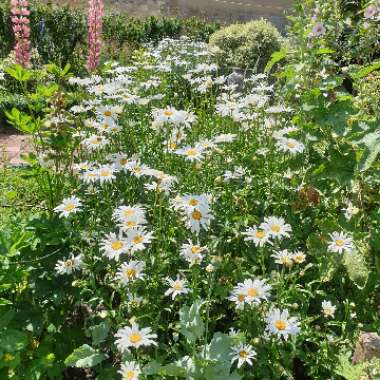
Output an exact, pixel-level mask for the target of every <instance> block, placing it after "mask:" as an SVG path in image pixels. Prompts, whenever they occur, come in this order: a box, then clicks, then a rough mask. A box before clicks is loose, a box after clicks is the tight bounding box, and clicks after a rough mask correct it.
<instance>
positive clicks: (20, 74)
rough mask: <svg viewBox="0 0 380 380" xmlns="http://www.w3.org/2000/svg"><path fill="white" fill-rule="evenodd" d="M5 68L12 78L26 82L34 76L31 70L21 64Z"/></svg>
mask: <svg viewBox="0 0 380 380" xmlns="http://www.w3.org/2000/svg"><path fill="white" fill-rule="evenodd" d="M4 70H5V72H6V73H8V74H9V75H10V76H11V77H12V78H14V79H16V80H17V81H19V82H26V81H27V80H29V79H30V78H31V77H32V73H31V72H30V71H29V70H27V69H24V68H23V67H22V66H20V65H19V64H15V65H12V66H8V67H6V68H5V69H4Z"/></svg>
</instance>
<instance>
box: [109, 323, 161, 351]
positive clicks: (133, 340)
mask: <svg viewBox="0 0 380 380" xmlns="http://www.w3.org/2000/svg"><path fill="white" fill-rule="evenodd" d="M115 338H117V339H116V341H115V344H116V346H117V348H118V349H119V351H121V352H128V351H129V349H130V348H131V347H134V348H136V349H137V348H140V347H149V346H152V345H153V346H156V345H157V343H156V341H155V339H156V338H157V335H156V334H153V333H152V329H151V328H150V327H145V328H140V327H139V325H138V324H137V323H132V325H131V326H125V327H123V328H121V329H119V330H118V331H117V333H116V334H115Z"/></svg>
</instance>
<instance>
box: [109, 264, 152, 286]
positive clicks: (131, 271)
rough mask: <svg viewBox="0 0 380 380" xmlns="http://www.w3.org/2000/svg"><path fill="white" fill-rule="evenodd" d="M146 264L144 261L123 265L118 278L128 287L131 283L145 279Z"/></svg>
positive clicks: (117, 275)
mask: <svg viewBox="0 0 380 380" xmlns="http://www.w3.org/2000/svg"><path fill="white" fill-rule="evenodd" d="M144 268H145V263H144V262H143V261H130V262H129V263H123V264H121V266H120V268H119V271H118V272H117V273H116V277H117V278H118V279H119V281H120V282H121V283H122V284H124V285H128V283H129V282H131V281H135V280H137V279H142V278H144V276H145V274H144Z"/></svg>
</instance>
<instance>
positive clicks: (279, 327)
mask: <svg viewBox="0 0 380 380" xmlns="http://www.w3.org/2000/svg"><path fill="white" fill-rule="evenodd" d="M266 322H267V327H266V331H267V332H269V333H270V334H274V335H277V336H278V337H279V338H280V337H283V338H284V339H285V340H288V336H289V335H297V334H298V333H299V331H300V328H299V327H298V325H299V322H298V319H297V318H296V317H289V311H288V310H287V309H284V310H282V311H281V310H280V309H277V308H274V309H271V310H270V311H269V313H268V314H267V316H266Z"/></svg>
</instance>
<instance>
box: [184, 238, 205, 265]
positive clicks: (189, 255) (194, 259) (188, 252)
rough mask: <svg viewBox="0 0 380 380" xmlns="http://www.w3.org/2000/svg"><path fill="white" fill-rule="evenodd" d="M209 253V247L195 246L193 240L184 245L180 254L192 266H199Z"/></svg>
mask: <svg viewBox="0 0 380 380" xmlns="http://www.w3.org/2000/svg"><path fill="white" fill-rule="evenodd" d="M205 252H207V247H201V246H200V245H199V244H193V242H192V241H191V240H188V242H187V243H184V244H182V247H181V251H180V254H181V256H183V257H184V259H185V260H186V261H188V262H189V263H190V264H199V263H200V262H201V261H202V260H203V253H205Z"/></svg>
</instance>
